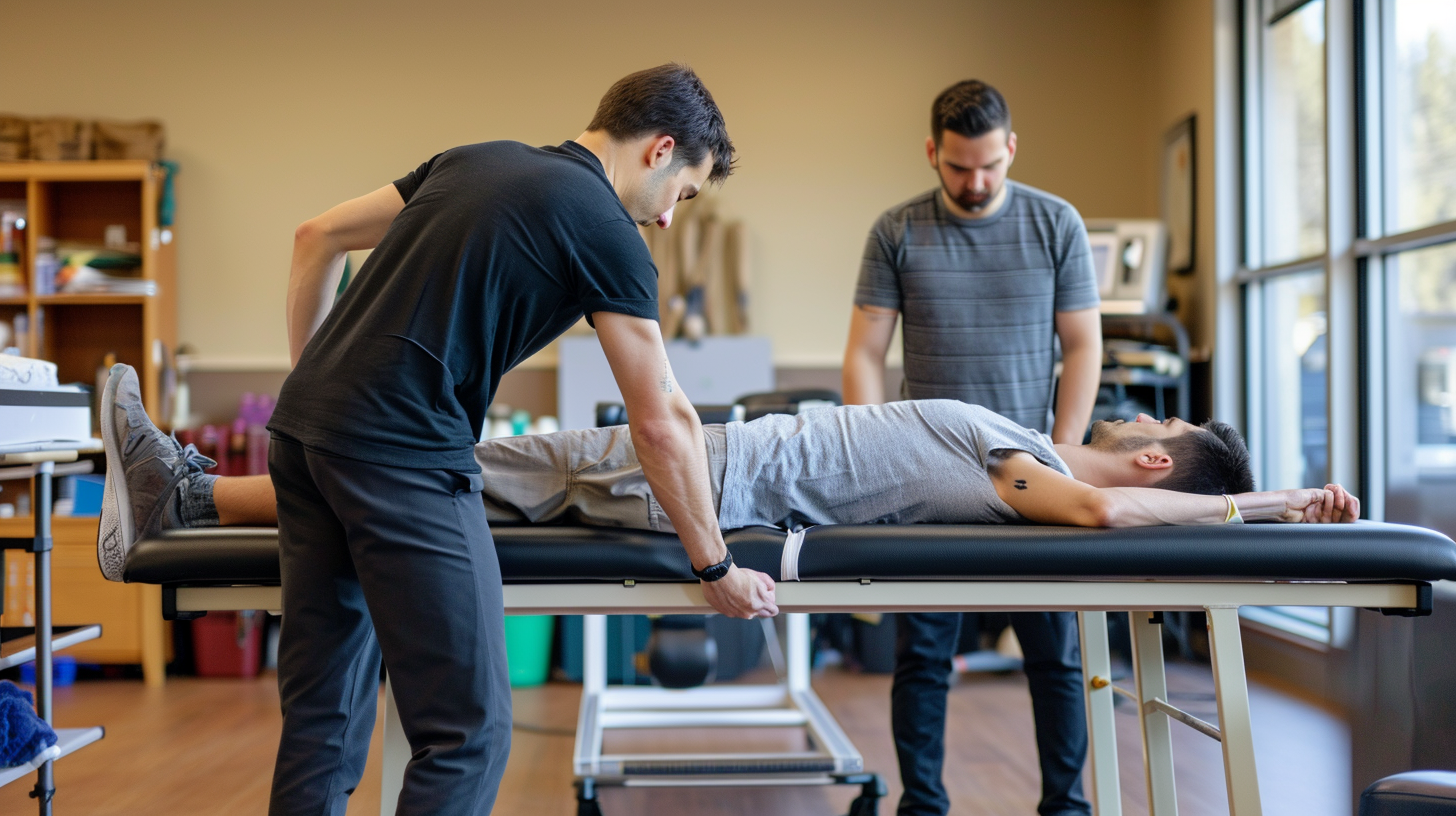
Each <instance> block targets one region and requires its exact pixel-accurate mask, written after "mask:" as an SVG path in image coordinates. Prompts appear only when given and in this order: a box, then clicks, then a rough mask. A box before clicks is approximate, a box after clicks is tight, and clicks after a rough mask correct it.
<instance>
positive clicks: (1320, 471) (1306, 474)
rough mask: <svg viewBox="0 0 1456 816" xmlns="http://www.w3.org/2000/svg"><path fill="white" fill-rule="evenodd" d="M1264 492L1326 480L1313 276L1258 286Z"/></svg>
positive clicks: (1318, 287)
mask: <svg viewBox="0 0 1456 816" xmlns="http://www.w3.org/2000/svg"><path fill="white" fill-rule="evenodd" d="M1262 288H1263V290H1264V293H1263V294H1264V297H1263V310H1262V311H1263V313H1264V315H1263V317H1264V325H1263V327H1262V334H1263V336H1264V342H1263V343H1262V344H1261V349H1262V353H1263V356H1264V365H1263V368H1264V376H1265V381H1266V385H1265V387H1264V389H1263V392H1264V400H1263V403H1264V404H1263V406H1262V408H1263V413H1264V416H1263V427H1264V431H1265V434H1266V436H1265V439H1266V440H1267V442H1266V449H1265V451H1264V453H1265V454H1266V455H1264V456H1262V457H1261V460H1262V462H1263V465H1264V467H1263V478H1262V479H1260V480H1259V481H1260V484H1261V486H1262V487H1263V489H1265V490H1277V489H1283V488H1286V487H1324V486H1325V484H1326V483H1327V482H1328V481H1329V478H1328V476H1329V455H1328V453H1327V451H1328V450H1329V428H1328V426H1329V422H1328V418H1327V417H1328V414H1327V412H1326V410H1325V391H1326V388H1327V386H1328V383H1327V377H1326V372H1325V367H1326V365H1327V359H1328V356H1329V355H1328V354H1327V352H1326V344H1325V324H1326V321H1325V279H1324V275H1322V274H1320V273H1319V272H1317V271H1315V272H1300V273H1296V274H1292V275H1281V276H1279V277H1276V278H1271V279H1270V280H1269V281H1267V282H1265V283H1264V284H1262Z"/></svg>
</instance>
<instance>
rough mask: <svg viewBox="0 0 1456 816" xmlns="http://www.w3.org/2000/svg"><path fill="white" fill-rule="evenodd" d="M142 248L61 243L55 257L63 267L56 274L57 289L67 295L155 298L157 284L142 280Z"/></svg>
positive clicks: (57, 247) (55, 286) (55, 287)
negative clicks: (101, 294) (140, 251)
mask: <svg viewBox="0 0 1456 816" xmlns="http://www.w3.org/2000/svg"><path fill="white" fill-rule="evenodd" d="M138 251H139V247H137V246H135V245H127V246H124V247H96V246H91V245H88V244H78V243H61V244H58V245H57V246H56V256H57V257H59V258H63V259H64V265H63V266H62V267H61V269H60V271H59V272H57V273H56V279H55V285H54V289H55V291H57V292H61V293H65V294H81V293H88V294H90V293H103V294H112V295H155V294H156V293H157V284H156V282H155V281H149V280H144V279H142V278H141V277H140V275H141V265H142V256H141V255H139V254H137V253H138Z"/></svg>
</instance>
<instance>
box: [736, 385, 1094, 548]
mask: <svg viewBox="0 0 1456 816" xmlns="http://www.w3.org/2000/svg"><path fill="white" fill-rule="evenodd" d="M727 437H728V439H727V441H728V445H727V449H728V450H727V463H726V467H725V470H724V473H723V503H722V506H721V509H720V511H719V513H718V524H719V526H720V527H722V528H723V529H724V530H732V529H737V528H739V527H749V526H753V525H767V526H770V527H781V528H784V529H794V528H797V527H807V526H810V525H814V524H869V523H881V524H917V523H928V522H940V523H943V524H957V523H960V524H979V523H993V524H994V523H1007V522H1020V521H1025V519H1023V518H1022V516H1021V514H1019V513H1017V512H1016V511H1015V510H1012V509H1011V506H1010V505H1008V504H1007V503H1006V502H1004V501H1002V500H1001V497H1000V496H999V495H997V493H996V486H995V485H994V484H992V482H991V477H990V475H989V474H988V473H987V471H986V469H987V467H988V465H989V464H990V459H991V452H992V451H995V450H1008V449H1009V450H1022V451H1026V452H1028V453H1030V454H1031V455H1032V456H1035V457H1036V458H1037V459H1038V460H1039V461H1041V463H1042V464H1044V465H1046V466H1047V467H1050V468H1054V469H1056V470H1057V471H1059V472H1061V473H1063V474H1065V475H1067V476H1071V475H1072V473H1071V471H1070V470H1068V469H1067V465H1066V463H1064V462H1063V461H1062V459H1061V457H1059V456H1057V451H1056V449H1055V448H1054V447H1052V440H1051V438H1050V437H1048V436H1047V435H1046V434H1043V433H1041V432H1039V431H1034V430H1031V429H1030V428H1023V427H1021V426H1020V425H1017V424H1016V423H1015V422H1012V421H1011V420H1009V419H1006V418H1005V417H1002V416H999V415H997V414H995V413H993V412H991V411H989V410H987V409H985V408H982V407H981V406H979V405H967V404H966V403H964V402H958V401H956V400H909V401H905V402H891V403H886V404H884V405H846V406H842V407H839V408H814V409H811V410H808V411H805V412H804V413H802V414H799V415H797V416H791V415H788V414H769V415H768V416H765V417H761V418H759V419H755V420H754V421H752V422H730V423H728V425H727Z"/></svg>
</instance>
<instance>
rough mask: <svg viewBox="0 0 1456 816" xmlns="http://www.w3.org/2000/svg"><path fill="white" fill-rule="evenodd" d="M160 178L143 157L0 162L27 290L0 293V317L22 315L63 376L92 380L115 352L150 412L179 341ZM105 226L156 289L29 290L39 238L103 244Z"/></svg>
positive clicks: (171, 237) (172, 256) (172, 255)
mask: <svg viewBox="0 0 1456 816" xmlns="http://www.w3.org/2000/svg"><path fill="white" fill-rule="evenodd" d="M164 180H165V173H164V171H163V170H162V168H161V167H160V166H158V165H156V164H153V163H151V162H145V161H92V162H42V161H36V162H0V199H12V200H20V199H23V200H24V201H25V202H26V228H25V231H24V232H25V252H24V255H23V256H22V257H21V258H20V263H21V274H22V275H24V276H25V280H26V285H27V287H28V288H29V294H28V296H27V297H25V298H5V299H0V320H6V321H13V320H14V318H15V315H17V314H19V313H22V312H24V313H26V314H27V315H28V316H29V324H30V328H29V336H28V337H27V339H26V343H27V348H28V349H29V351H30V353H31V355H32V356H35V357H40V358H42V359H46V360H50V361H51V362H54V363H55V364H56V365H57V366H58V367H59V369H60V371H59V373H60V378H61V382H86V383H89V382H94V380H95V377H96V367H97V365H99V364H100V362H101V360H103V359H104V358H105V356H106V355H107V354H109V353H110V354H115V355H116V359H117V362H121V363H127V364H128V365H131V366H134V367H135V368H136V370H137V374H138V375H139V377H140V379H141V384H142V399H143V400H144V402H145V403H146V405H147V406H148V409H149V410H150V411H153V412H155V411H158V410H159V409H160V407H161V404H162V400H161V396H162V394H161V385H162V382H161V372H162V360H163V354H162V352H163V351H164V350H167V351H170V350H172V349H175V348H176V345H177V300H176V298H177V243H176V233H175V228H174V227H172V226H166V227H163V226H161V224H160V223H159V222H158V218H157V205H158V203H159V202H160V200H161V195H162V184H163V181H164ZM111 225H120V226H122V227H125V229H126V235H127V240H128V241H135V242H137V243H138V244H139V245H140V254H141V257H142V267H141V273H142V277H143V278H146V279H147V280H152V281H156V283H157V294H155V295H152V296H145V297H143V296H138V295H112V294H55V295H37V294H36V289H35V256H36V251H37V246H38V244H39V240H38V239H39V238H40V237H41V236H45V237H49V238H54V239H56V240H58V241H84V242H87V243H91V244H96V245H101V244H102V243H103V241H104V240H105V237H106V228H107V227H108V226H111ZM152 418H153V419H154V420H156V421H158V422H159V423H160V422H162V421H163V420H164V418H163V417H161V416H159V415H156V414H155V413H154V414H153V417H152Z"/></svg>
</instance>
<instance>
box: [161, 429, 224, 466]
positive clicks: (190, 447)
mask: <svg viewBox="0 0 1456 816" xmlns="http://www.w3.org/2000/svg"><path fill="white" fill-rule="evenodd" d="M172 443H173V444H175V445H177V446H178V447H181V445H182V443H180V442H178V441H177V435H176V434H172ZM182 465H183V466H184V467H186V468H187V472H188V473H201V472H203V471H204V470H207V469H208V468H210V467H213V466H215V465H217V462H215V461H213V460H212V459H209V458H207V457H206V456H203V455H202V451H199V450H198V449H197V446H196V445H194V444H192V443H191V442H188V443H187V447H185V448H182Z"/></svg>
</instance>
